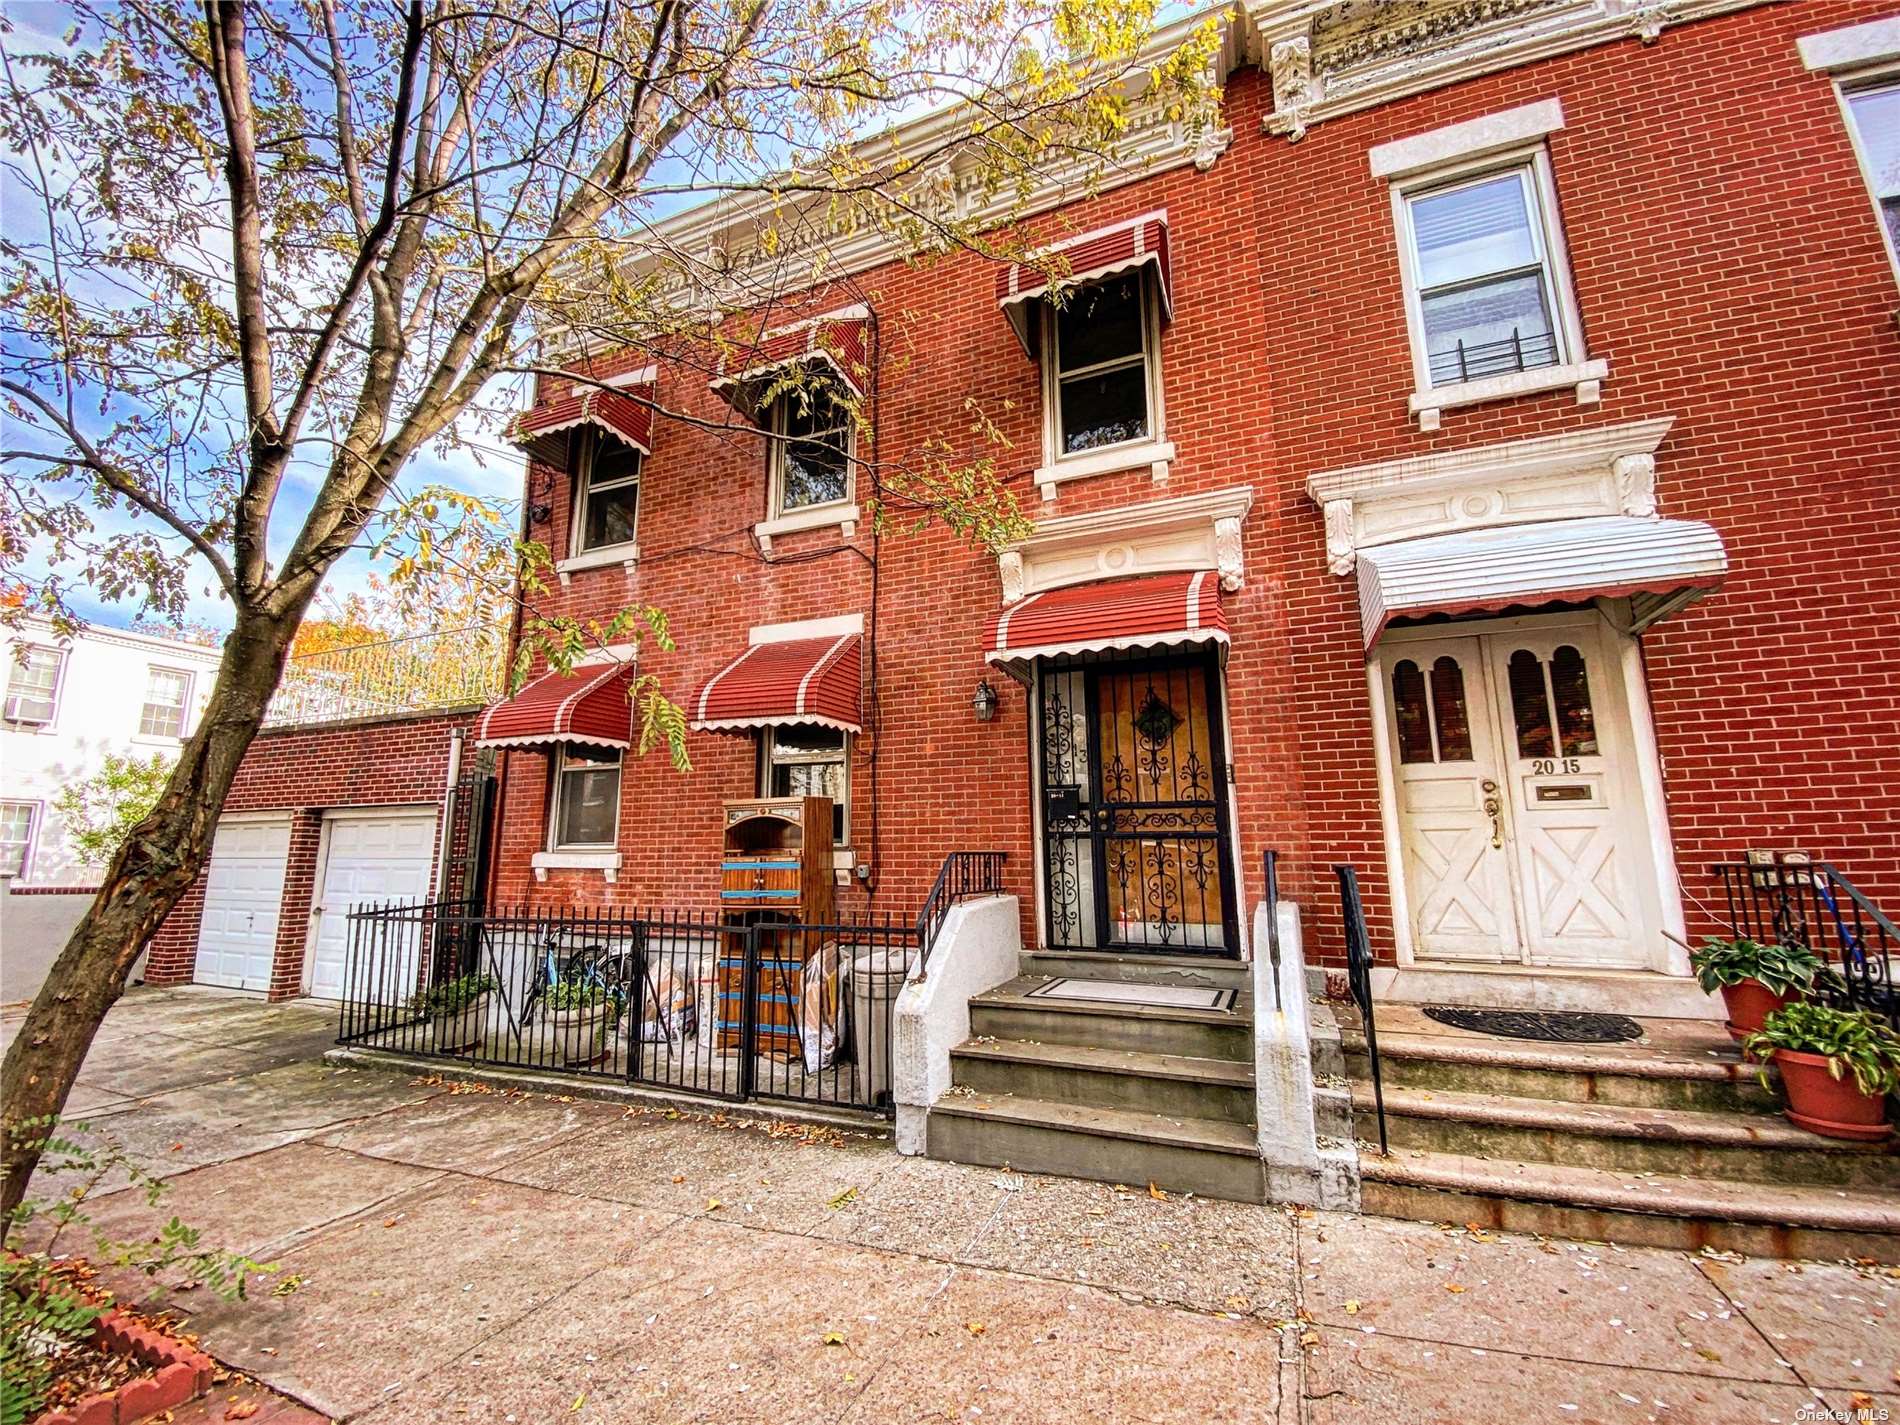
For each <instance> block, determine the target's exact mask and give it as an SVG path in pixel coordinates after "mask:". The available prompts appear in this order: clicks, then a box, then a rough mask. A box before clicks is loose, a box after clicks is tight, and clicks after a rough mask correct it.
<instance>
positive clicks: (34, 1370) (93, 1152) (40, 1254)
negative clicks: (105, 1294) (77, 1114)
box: [0, 1118, 277, 1425]
mask: <svg viewBox="0 0 1900 1425" xmlns="http://www.w3.org/2000/svg"><path fill="white" fill-rule="evenodd" d="M21 1127H22V1128H23V1129H26V1130H29V1131H31V1132H32V1133H34V1134H37V1135H39V1136H37V1137H36V1138H35V1139H34V1140H33V1142H32V1145H31V1146H32V1147H33V1148H34V1149H35V1150H36V1151H37V1152H38V1153H39V1154H40V1159H39V1168H38V1174H37V1175H36V1177H35V1181H36V1182H38V1181H40V1180H41V1179H42V1178H44V1179H45V1180H47V1181H55V1180H57V1179H59V1178H62V1177H65V1178H74V1179H77V1181H75V1182H73V1183H72V1185H71V1186H65V1187H62V1188H61V1190H60V1191H58V1192H57V1193H55V1194H53V1195H52V1196H50V1197H48V1198H45V1199H41V1198H37V1197H29V1198H27V1199H25V1200H23V1201H22V1202H21V1203H20V1204H19V1206H17V1207H15V1208H14V1209H13V1210H12V1211H11V1212H10V1213H9V1214H8V1234H7V1235H8V1237H9V1239H10V1240H13V1241H18V1240H19V1238H18V1235H17V1234H18V1231H19V1229H20V1228H22V1227H24V1226H25V1225H26V1224H27V1223H29V1222H32V1221H35V1220H38V1221H39V1222H41V1223H43V1224H45V1225H46V1226H49V1227H50V1228H51V1231H50V1232H49V1233H48V1235H47V1238H46V1242H45V1244H44V1245H43V1246H42V1247H41V1248H40V1249H39V1250H38V1251H37V1252H32V1253H18V1252H8V1253H6V1254H5V1255H3V1256H0V1425H19V1422H23V1421H27V1420H31V1419H33V1418H34V1417H35V1416H36V1415H37V1414H38V1413H39V1411H40V1409H41V1407H42V1406H43V1405H44V1404H45V1402H46V1397H47V1393H48V1391H49V1390H50V1389H51V1387H52V1385H53V1381H54V1378H55V1373H56V1370H57V1367H58V1358H59V1356H60V1354H61V1353H62V1351H64V1350H66V1349H69V1348H71V1347H72V1346H75V1345H77V1344H78V1343H80V1342H82V1341H84V1340H85V1339H86V1338H87V1337H88V1336H89V1335H90V1334H91V1332H92V1328H93V1324H94V1323H95V1322H96V1321H97V1320H98V1319H99V1317H100V1316H101V1315H103V1314H104V1312H105V1309H106V1308H105V1307H104V1306H103V1305H101V1304H99V1302H98V1301H96V1300H94V1299H93V1297H94V1295H95V1294H94V1293H91V1292H88V1291H82V1290H81V1289H80V1287H79V1286H78V1285H77V1284H76V1283H75V1282H74V1280H73V1279H72V1278H71V1277H70V1276H69V1275H65V1274H62V1273H61V1272H60V1271H59V1270H58V1268H57V1266H56V1263H58V1262H59V1261H61V1260H63V1259H66V1258H68V1257H70V1256H71V1255H72V1253H71V1252H69V1251H66V1250H62V1248H63V1244H64V1243H65V1242H66V1241H67V1240H68V1239H69V1238H70V1236H71V1235H72V1234H74V1233H75V1232H80V1233H88V1234H90V1237H91V1242H90V1245H89V1247H88V1248H87V1249H86V1251H85V1253H84V1255H85V1256H86V1258H87V1259H88V1260H89V1261H91V1262H92V1263H94V1264H95V1265H102V1266H114V1267H126V1268H130V1269H132V1270H135V1271H139V1272H142V1273H144V1274H145V1275H146V1276H157V1275H158V1274H159V1273H160V1272H165V1271H170V1270H173V1269H174V1268H182V1269H183V1270H184V1272H185V1273H186V1275H188V1276H189V1277H190V1278H191V1279H192V1280H193V1281H195V1282H198V1283H200V1284H202V1285H204V1286H206V1287H209V1288H210V1289H211V1291H212V1292H213V1293H215V1294H216V1295H218V1296H220V1297H223V1298H224V1299H225V1300H227V1301H229V1300H240V1299H242V1298H243V1297H244V1295H245V1286H246V1281H247V1279H248V1278H249V1277H250V1276H251V1275H252V1274H253V1273H260V1274H269V1273H272V1272H275V1271H276V1270H277V1269H276V1268H275V1267H272V1266H267V1265H265V1264H264V1263H261V1262H257V1261H254V1260H252V1259H251V1258H249V1257H246V1256H241V1255H239V1254H237V1253H234V1252H226V1251H222V1250H220V1249H217V1248H213V1247H207V1246H205V1245H204V1243H203V1241H202V1239H201V1236H200V1234H199V1232H198V1231H197V1229H195V1228H192V1227H187V1226H186V1225H185V1224H184V1223H182V1222H180V1221H179V1220H178V1219H177V1218H176V1217H172V1218H170V1219H168V1220H167V1221H166V1222H165V1223H163V1224H162V1225H161V1226H160V1227H159V1228H158V1230H157V1232H156V1234H155V1235H154V1236H152V1237H151V1238H149V1239H148V1240H146V1241H142V1242H127V1241H122V1240H119V1239H116V1238H113V1237H111V1236H109V1235H107V1234H106V1233H105V1232H103V1231H100V1230H99V1229H97V1228H95V1227H94V1226H93V1224H92V1220H91V1217H90V1215H89V1214H88V1212H87V1210H86V1204H87V1202H88V1200H89V1199H90V1198H91V1196H92V1195H93V1193H94V1192H95V1191H96V1190H97V1189H98V1187H99V1185H100V1184H101V1183H102V1182H104V1181H105V1180H106V1179H107V1178H109V1177H121V1178H124V1179H127V1180H129V1182H130V1185H131V1187H132V1189H133V1190H134V1191H136V1192H138V1193H140V1194H142V1195H143V1196H144V1198H145V1201H146V1205H147V1206H150V1207H156V1206H157V1205H158V1203H159V1200H160V1198H161V1197H163V1196H164V1194H165V1192H166V1191H167V1188H166V1184H165V1183H164V1182H163V1181H161V1180H160V1179H158V1178H156V1177H154V1176H153V1175H152V1174H150V1173H148V1172H147V1171H145V1169H144V1168H142V1167H141V1166H140V1165H139V1164H138V1163H136V1162H134V1161H133V1160H132V1159H131V1158H128V1157H127V1156H126V1154H125V1152H124V1151H123V1150H122V1149H120V1148H119V1147H118V1146H117V1145H116V1144H112V1143H109V1142H103V1141H102V1142H98V1143H94V1142H90V1141H87V1140H86V1139H84V1138H83V1137H82V1136H81V1135H84V1134H87V1133H89V1132H90V1131H91V1130H90V1129H89V1128H88V1127H87V1126H86V1125H85V1124H83V1123H76V1124H62V1123H60V1122H59V1121H58V1120H57V1119H52V1118H40V1119H33V1120H29V1121H27V1122H24V1123H22V1124H21Z"/></svg>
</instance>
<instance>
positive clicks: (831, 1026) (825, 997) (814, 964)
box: [798, 940, 838, 1074]
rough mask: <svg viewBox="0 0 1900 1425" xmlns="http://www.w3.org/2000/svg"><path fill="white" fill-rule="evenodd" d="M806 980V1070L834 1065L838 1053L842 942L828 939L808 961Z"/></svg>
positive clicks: (801, 1026) (802, 1019)
mask: <svg viewBox="0 0 1900 1425" xmlns="http://www.w3.org/2000/svg"><path fill="white" fill-rule="evenodd" d="M804 973H805V983H804V987H803V992H802V993H801V994H800V995H799V997H798V1042H799V1043H800V1044H801V1045H802V1046H803V1047H804V1050H805V1072H806V1073H808V1074H816V1073H818V1072H820V1071H821V1070H824V1069H828V1068H830V1067H831V1061H832V1060H833V1059H835V1058H836V1057H837V1055H838V942H837V941H835V940H827V941H826V942H825V943H824V944H823V945H822V946H821V947H820V948H819V951H818V953H817V954H816V955H814V956H812V957H811V959H809V960H807V961H806V962H805V972H804Z"/></svg>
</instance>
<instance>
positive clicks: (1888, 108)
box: [1844, 80, 1900, 262]
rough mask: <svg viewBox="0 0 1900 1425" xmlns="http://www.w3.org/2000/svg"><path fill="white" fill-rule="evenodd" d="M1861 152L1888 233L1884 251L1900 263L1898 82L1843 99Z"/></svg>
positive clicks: (1851, 93)
mask: <svg viewBox="0 0 1900 1425" xmlns="http://www.w3.org/2000/svg"><path fill="white" fill-rule="evenodd" d="M1844 97H1845V99H1846V101H1847V115H1848V119H1849V120H1850V122H1851V124H1852V126H1853V130H1854V142H1855V144H1856V146H1857V147H1858V148H1859V150H1860V162H1861V168H1862V170H1863V171H1864V172H1865V173H1866V175H1867V183H1868V186H1869V187H1871V188H1872V189H1873V191H1874V202H1875V203H1876V204H1877V205H1878V206H1879V208H1880V217H1881V222H1882V225H1883V226H1884V227H1885V228H1886V231H1887V247H1888V250H1889V251H1890V252H1892V253H1893V255H1894V260H1895V261H1896V262H1900V80H1889V81H1887V82H1886V83H1884V84H1879V85H1873V86H1870V87H1868V88H1865V89H1850V90H1848V91H1847V92H1846V94H1845V95H1844Z"/></svg>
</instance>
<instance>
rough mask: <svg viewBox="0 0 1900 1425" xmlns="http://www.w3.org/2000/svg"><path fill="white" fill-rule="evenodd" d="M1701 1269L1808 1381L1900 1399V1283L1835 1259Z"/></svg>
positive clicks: (1705, 1264)
mask: <svg viewBox="0 0 1900 1425" xmlns="http://www.w3.org/2000/svg"><path fill="white" fill-rule="evenodd" d="M1700 1266H1701V1268H1702V1271H1703V1273H1704V1274H1705V1275H1706V1276H1707V1277H1708V1279H1709V1280H1710V1281H1711V1282H1713V1283H1714V1284H1715V1286H1716V1287H1717V1288H1718V1289H1719V1290H1720V1291H1721V1292H1722V1293H1723V1294H1724V1295H1725V1296H1727V1297H1728V1298H1729V1300H1730V1301H1732V1302H1733V1303H1734V1304H1735V1307H1736V1309H1737V1310H1738V1311H1739V1312H1741V1313H1742V1314H1743V1315H1745V1316H1746V1317H1747V1318H1748V1320H1749V1321H1750V1322H1751V1323H1752V1324H1753V1325H1754V1326H1755V1328H1756V1329H1757V1330H1759V1331H1760V1332H1761V1333H1762V1335H1764V1336H1765V1337H1767V1339H1768V1341H1769V1343H1770V1345H1772V1346H1773V1348H1774V1351H1775V1353H1776V1354H1777V1355H1779V1356H1781V1357H1782V1358H1783V1359H1784V1360H1787V1361H1791V1362H1793V1364H1794V1368H1795V1369H1796V1370H1797V1371H1799V1372H1800V1373H1801V1376H1802V1378H1803V1379H1804V1380H1807V1381H1809V1382H1811V1383H1813V1384H1815V1385H1818V1386H1820V1387H1821V1388H1822V1389H1823V1390H1827V1391H1829V1392H1830V1393H1839V1392H1843V1391H1847V1392H1851V1391H1856V1390H1863V1391H1871V1392H1873V1393H1875V1394H1876V1395H1881V1396H1885V1397H1887V1398H1888V1399H1889V1400H1890V1401H1892V1400H1894V1399H1895V1398H1896V1397H1900V1278H1896V1277H1895V1276H1894V1275H1893V1274H1892V1273H1889V1272H1884V1271H1880V1270H1866V1269H1857V1268H1854V1267H1849V1266H1840V1265H1838V1264H1835V1263H1829V1262H1768V1261H1753V1260H1751V1261H1736V1262H1728V1261H1717V1260H1708V1259H1705V1260H1704V1261H1702V1262H1701V1263H1700Z"/></svg>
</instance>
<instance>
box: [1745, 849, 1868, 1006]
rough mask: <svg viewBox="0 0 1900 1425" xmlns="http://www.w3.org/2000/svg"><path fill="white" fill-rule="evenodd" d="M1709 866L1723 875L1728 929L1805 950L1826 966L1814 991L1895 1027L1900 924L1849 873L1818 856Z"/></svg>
mask: <svg viewBox="0 0 1900 1425" xmlns="http://www.w3.org/2000/svg"><path fill="white" fill-rule="evenodd" d="M1709 870H1710V874H1712V875H1714V876H1715V877H1717V878H1718V879H1719V880H1720V881H1721V882H1722V893H1723V899H1724V902H1725V904H1726V908H1727V911H1728V924H1729V933H1730V935H1732V936H1734V937H1735V938H1737V939H1748V940H1763V941H1766V940H1774V941H1777V942H1779V943H1781V944H1783V945H1798V946H1801V947H1802V948H1804V949H1807V950H1810V951H1812V952H1813V953H1814V954H1815V955H1817V956H1819V957H1820V958H1821V960H1822V961H1823V962H1824V963H1825V964H1826V965H1827V968H1828V969H1829V970H1830V971H1832V974H1830V975H1828V976H1826V977H1824V979H1823V981H1822V983H1821V985H1820V986H1819V988H1818V990H1817V991H1816V993H1817V994H1818V995H1819V996H1820V997H1821V998H1823V999H1830V1000H1836V1001H1842V1002H1844V1003H1845V1004H1846V1005H1848V1006H1849V1007H1851V1008H1855V1009H1868V1010H1872V1011H1873V1012H1874V1013H1875V1014H1878V1015H1880V1016H1881V1017H1883V1018H1884V1019H1886V1020H1887V1022H1888V1023H1889V1024H1892V1025H1894V1026H1895V1027H1896V1028H1900V988H1897V987H1896V985H1895V983H1894V969H1895V967H1894V960H1895V957H1896V956H1900V928H1897V927H1896V926H1895V925H1894V922H1893V921H1892V920H1890V919H1889V918H1888V917H1887V916H1886V915H1885V914H1883V913H1882V912H1881V910H1880V908H1879V907H1878V906H1876V905H1875V904H1874V903H1873V902H1872V901H1870V900H1869V899H1868V898H1867V897H1866V896H1865V895H1864V894H1862V892H1861V891H1860V889H1859V888H1858V887H1857V886H1855V885H1854V883H1853V882H1852V881H1850V880H1848V879H1847V877H1845V876H1843V875H1842V874H1841V873H1840V872H1839V871H1837V870H1836V869H1835V868H1834V867H1833V866H1831V865H1829V864H1828V863H1827V862H1825V861H1796V860H1781V861H1774V862H1739V861H1738V862H1724V863H1722V864H1720V865H1716V866H1712V867H1710V868H1709Z"/></svg>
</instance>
